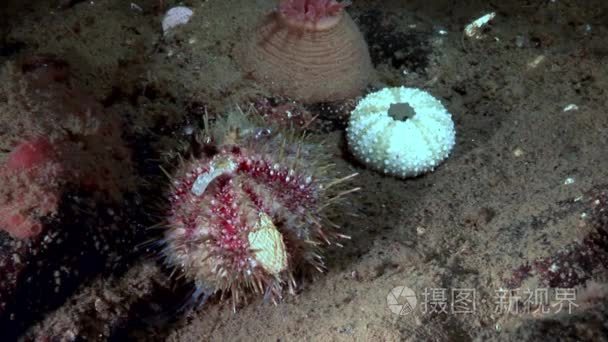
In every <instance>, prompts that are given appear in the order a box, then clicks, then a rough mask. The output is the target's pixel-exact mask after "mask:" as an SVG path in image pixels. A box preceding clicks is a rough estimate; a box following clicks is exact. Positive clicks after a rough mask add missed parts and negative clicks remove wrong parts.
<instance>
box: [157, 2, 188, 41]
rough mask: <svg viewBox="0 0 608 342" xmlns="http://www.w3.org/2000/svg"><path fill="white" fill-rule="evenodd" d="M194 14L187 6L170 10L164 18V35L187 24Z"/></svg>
mask: <svg viewBox="0 0 608 342" xmlns="http://www.w3.org/2000/svg"><path fill="white" fill-rule="evenodd" d="M193 14H194V12H193V11H192V10H191V9H189V8H188V7H185V6H177V7H173V8H171V9H169V10H168V11H167V13H165V16H164V17H163V22H162V25H163V34H165V35H166V34H167V33H169V31H171V30H172V29H173V28H175V27H177V26H180V25H184V24H187V23H188V22H189V21H190V18H191V17H192V15H193Z"/></svg>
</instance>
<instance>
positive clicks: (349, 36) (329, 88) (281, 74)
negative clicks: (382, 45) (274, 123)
mask: <svg viewBox="0 0 608 342" xmlns="http://www.w3.org/2000/svg"><path fill="white" fill-rule="evenodd" d="M343 8H344V5H342V4H340V3H337V2H335V1H319V0H317V1H295V0H292V1H283V2H282V3H281V4H280V5H279V8H278V9H277V10H275V11H273V12H272V13H270V14H268V15H267V16H266V17H265V18H264V20H263V21H262V23H261V24H260V25H259V27H258V28H257V29H256V31H255V33H254V35H253V37H252V39H249V40H247V42H244V43H243V44H242V45H240V47H239V50H238V51H237V58H238V60H239V62H240V64H241V67H242V69H243V71H244V72H245V73H246V74H249V75H251V76H253V78H255V79H256V80H257V81H259V82H260V83H261V84H262V85H263V86H264V87H266V88H267V89H268V90H269V91H271V92H273V93H276V94H278V95H283V96H287V97H290V98H293V99H294V100H298V101H301V102H304V103H317V102H332V101H339V100H344V99H347V98H350V97H355V96H358V95H360V94H361V93H362V92H363V90H364V89H365V87H366V86H367V84H368V83H369V80H370V78H371V75H372V73H373V67H372V63H371V59H370V55H369V51H368V47H367V43H366V42H365V40H364V38H363V35H362V34H361V32H360V31H359V29H358V28H357V25H356V24H355V22H354V21H353V20H352V18H351V17H350V16H349V15H348V13H346V12H345V11H344V9H343Z"/></svg>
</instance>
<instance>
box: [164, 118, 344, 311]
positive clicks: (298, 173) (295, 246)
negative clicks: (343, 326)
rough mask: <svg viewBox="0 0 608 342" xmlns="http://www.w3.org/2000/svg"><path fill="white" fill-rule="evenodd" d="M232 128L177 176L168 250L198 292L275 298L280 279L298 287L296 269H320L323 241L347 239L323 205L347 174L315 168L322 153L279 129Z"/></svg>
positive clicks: (171, 197) (171, 261)
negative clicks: (275, 132) (270, 132)
mask: <svg viewBox="0 0 608 342" xmlns="http://www.w3.org/2000/svg"><path fill="white" fill-rule="evenodd" d="M253 130H255V129H249V128H241V129H239V130H238V131H237V132H252V131H253ZM235 134H236V135H238V134H240V133H234V132H233V133H229V134H228V138H226V139H220V142H219V143H216V144H214V146H213V148H212V149H209V150H213V151H214V152H213V153H211V154H210V155H204V156H201V157H199V158H195V159H192V160H190V161H188V162H186V163H185V164H184V165H183V166H182V167H180V169H179V170H178V172H177V173H176V175H175V176H173V190H172V191H171V193H170V194H169V205H170V209H169V213H168V217H167V224H168V229H167V231H166V233H165V249H164V253H165V255H166V257H167V263H168V264H169V265H172V266H177V267H180V268H181V269H182V271H183V273H184V275H185V278H186V279H189V280H190V281H192V282H193V283H194V284H195V285H196V287H197V292H196V293H197V294H200V293H204V294H206V295H209V294H212V293H215V292H216V291H220V292H222V291H226V290H227V291H230V293H231V294H232V297H233V303H235V304H236V303H238V302H239V301H240V300H241V299H242V298H243V297H244V295H245V294H247V293H251V292H253V293H258V294H265V295H266V296H269V297H270V298H272V299H273V300H274V299H277V298H280V296H281V293H282V287H283V285H287V286H288V288H289V289H290V292H293V290H294V286H295V280H294V279H295V278H294V275H293V272H294V271H295V270H297V269H302V268H304V269H305V268H306V267H305V266H306V265H308V266H312V267H313V268H316V269H318V270H319V271H322V270H323V269H324V263H323V259H322V257H321V255H320V247H321V246H322V245H323V244H330V243H334V242H335V240H336V238H338V237H344V236H341V235H340V234H337V233H336V232H335V230H334V228H335V227H332V226H331V225H330V224H329V223H328V221H327V219H326V218H325V214H324V210H325V209H326V207H327V206H328V204H330V203H333V202H335V201H336V200H337V199H339V198H341V196H342V195H344V194H345V193H339V194H337V195H336V196H335V197H333V198H330V197H329V196H328V192H327V189H328V188H332V190H333V185H337V184H339V183H341V182H342V181H343V180H346V179H348V177H347V178H345V179H338V180H336V179H334V178H330V177H329V176H328V174H327V169H326V168H321V169H320V168H319V166H317V165H318V163H317V162H318V161H320V160H323V158H324V157H323V156H322V155H320V154H317V153H312V151H310V150H307V149H308V148H307V147H304V146H303V145H296V144H293V143H290V142H288V141H287V140H285V138H284V137H282V136H280V135H279V136H273V137H265V136H261V137H252V136H251V134H244V135H245V136H246V137H245V138H238V139H236V140H235V138H234V137H235V136H236V135H235ZM254 136H256V135H255V134H254ZM224 140H229V141H227V142H226V143H222V141H224ZM211 141H216V142H217V141H218V140H217V139H212V140H211ZM311 158H313V159H312V160H311ZM328 183H329V185H328Z"/></svg>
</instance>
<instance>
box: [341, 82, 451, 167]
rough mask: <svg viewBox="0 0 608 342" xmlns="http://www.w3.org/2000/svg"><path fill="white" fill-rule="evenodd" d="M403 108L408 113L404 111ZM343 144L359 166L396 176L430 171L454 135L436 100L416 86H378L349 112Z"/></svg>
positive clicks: (447, 151) (446, 153)
mask: <svg viewBox="0 0 608 342" xmlns="http://www.w3.org/2000/svg"><path fill="white" fill-rule="evenodd" d="M408 109H409V110H408ZM347 140H348V146H349V148H350V150H351V151H352V153H353V154H354V155H355V157H357V159H359V160H360V161H361V162H363V163H365V165H367V166H369V167H371V168H373V169H374V170H377V171H380V172H383V173H385V174H389V175H393V176H397V177H413V176H417V175H420V174H423V173H425V172H429V171H432V170H433V169H434V168H435V167H437V165H439V164H440V163H441V162H442V161H444V160H445V159H446V158H447V157H448V156H449V154H450V152H451V151H452V148H453V147H454V144H455V141H456V131H455V129H454V122H453V121H452V116H451V114H450V113H448V111H447V110H446V108H445V107H444V106H443V105H442V104H441V102H440V101H439V100H437V99H436V98H434V97H433V96H432V95H431V94H429V93H428V92H425V91H423V90H420V89H416V88H405V87H396V88H384V89H382V90H380V91H377V92H375V93H371V94H369V95H368V96H366V97H365V98H364V99H363V100H361V102H359V104H358V105H357V107H356V108H355V110H354V111H353V112H352V113H351V117H350V120H349V123H348V128H347Z"/></svg>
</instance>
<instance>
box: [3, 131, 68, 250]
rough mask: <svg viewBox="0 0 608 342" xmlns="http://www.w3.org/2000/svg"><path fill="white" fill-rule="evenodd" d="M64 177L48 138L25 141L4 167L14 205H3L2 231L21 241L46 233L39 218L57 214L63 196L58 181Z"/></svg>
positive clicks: (4, 189)
mask: <svg viewBox="0 0 608 342" xmlns="http://www.w3.org/2000/svg"><path fill="white" fill-rule="evenodd" d="M62 173H63V171H62V168H61V165H60V164H59V162H58V161H57V157H56V152H55V149H54V147H53V145H51V143H50V142H49V141H48V139H46V138H35V139H31V140H25V141H23V142H22V143H20V144H19V145H17V146H16V147H15V148H14V149H13V151H12V152H11V153H10V154H9V155H8V158H7V160H6V161H5V163H4V164H3V165H0V181H2V183H3V191H8V192H10V197H9V198H11V201H9V202H4V201H0V229H2V230H5V231H6V232H8V233H9V234H10V235H11V236H13V237H15V238H18V239H25V238H30V237H33V236H35V235H37V234H39V233H40V232H41V231H42V223H41V222H40V220H39V218H40V217H44V216H47V215H50V214H52V213H55V212H56V210H57V206H58V204H59V198H60V196H61V192H60V190H59V188H58V186H57V182H55V180H56V179H57V178H59V177H60V175H61V174H62Z"/></svg>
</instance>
